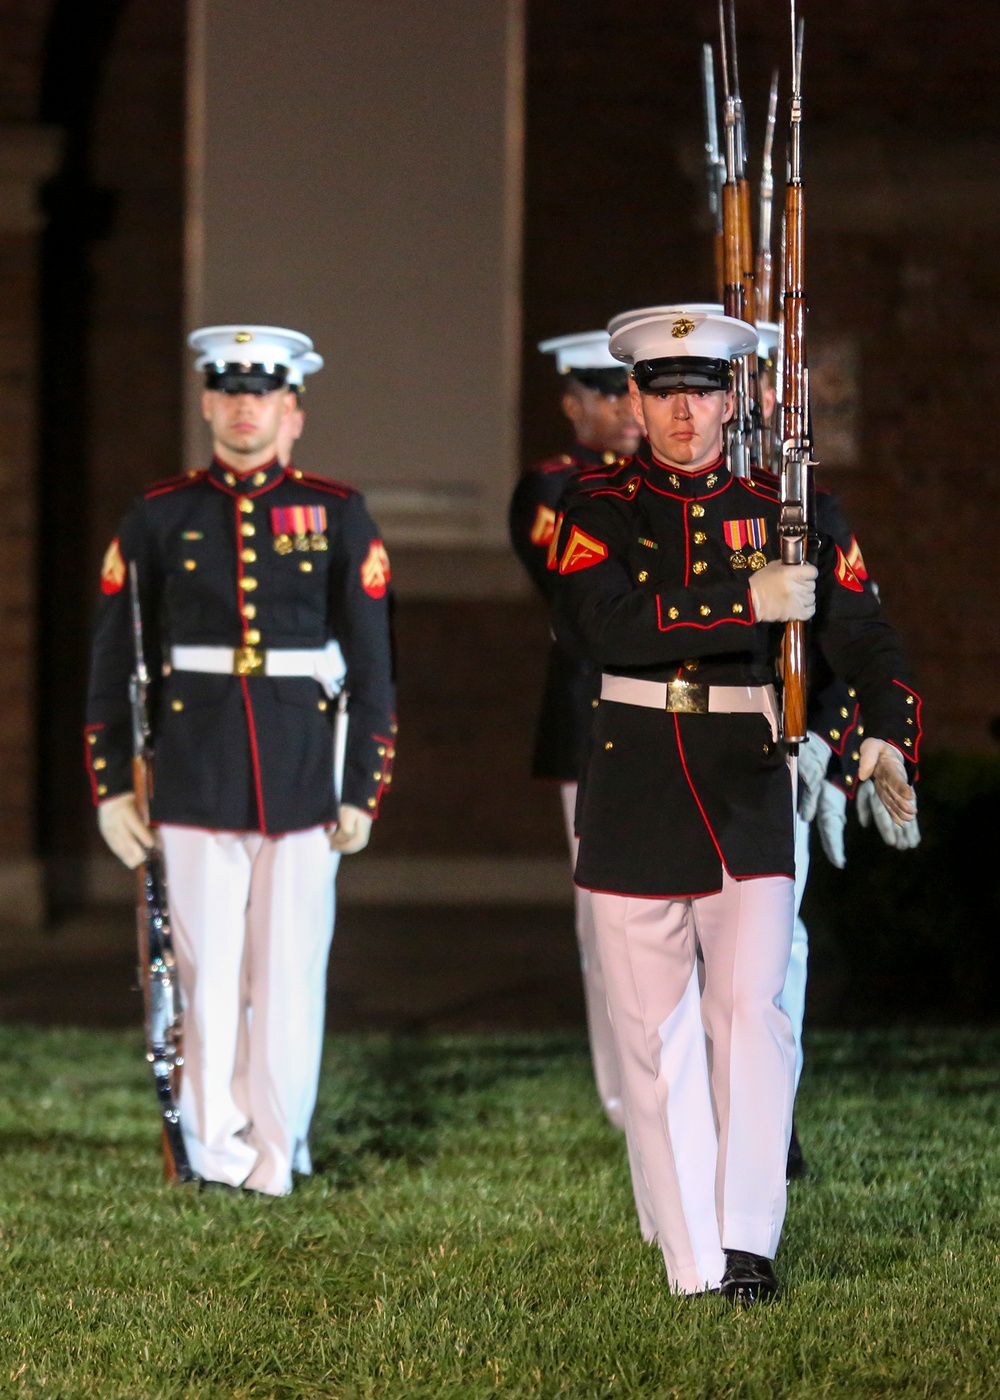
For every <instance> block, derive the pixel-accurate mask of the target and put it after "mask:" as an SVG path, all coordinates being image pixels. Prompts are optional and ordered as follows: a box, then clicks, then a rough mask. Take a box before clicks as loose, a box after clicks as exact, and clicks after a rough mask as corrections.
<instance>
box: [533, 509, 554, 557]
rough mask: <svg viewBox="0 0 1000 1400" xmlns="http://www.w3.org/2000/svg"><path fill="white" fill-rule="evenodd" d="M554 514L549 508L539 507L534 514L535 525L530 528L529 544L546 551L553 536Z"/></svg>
mask: <svg viewBox="0 0 1000 1400" xmlns="http://www.w3.org/2000/svg"><path fill="white" fill-rule="evenodd" d="M555 528H556V513H555V511H554V510H553V509H552V507H551V506H539V507H538V510H537V511H536V512H535V523H534V524H533V525H532V527H531V536H530V539H531V543H532V544H537V545H538V547H539V548H540V549H548V547H549V545H550V544H551V543H552V536H553V535H554V534H555Z"/></svg>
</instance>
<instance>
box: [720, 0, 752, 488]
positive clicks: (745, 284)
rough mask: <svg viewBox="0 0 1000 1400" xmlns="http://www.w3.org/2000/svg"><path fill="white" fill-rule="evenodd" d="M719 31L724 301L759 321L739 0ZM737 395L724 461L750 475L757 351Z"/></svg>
mask: <svg viewBox="0 0 1000 1400" xmlns="http://www.w3.org/2000/svg"><path fill="white" fill-rule="evenodd" d="M727 24H728V30H729V33H728V38H727V33H726V30H727ZM719 34H720V40H721V48H722V80H723V89H724V92H725V107H724V113H725V117H724V125H725V132H726V180H725V184H724V185H723V186H722V235H723V284H724V285H723V296H722V304H723V309H724V311H725V313H726V315H727V316H735V317H736V319H737V320H739V321H747V322H748V323H749V324H750V325H751V326H756V324H757V320H756V293H755V290H754V287H755V279H754V261H753V238H752V235H751V231H750V185H749V182H748V180H747V176H746V149H747V147H746V120H745V117H744V114H743V101H742V99H741V97H740V80H739V68H738V65H737V59H736V0H719ZM734 397H735V405H734V408H733V416H732V418H731V419H730V420H729V422H728V423H727V424H726V462H727V465H728V467H729V470H730V471H731V472H732V474H733V476H739V477H748V476H749V475H750V473H751V470H752V469H753V468H754V467H759V466H761V465H762V457H763V447H762V431H761V418H760V405H759V403H758V400H757V354H756V352H753V353H752V354H750V355H744V356H743V357H742V358H741V359H740V361H739V363H738V364H737V367H736V371H735V381H734Z"/></svg>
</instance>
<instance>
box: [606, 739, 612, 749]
mask: <svg viewBox="0 0 1000 1400" xmlns="http://www.w3.org/2000/svg"><path fill="white" fill-rule="evenodd" d="M604 747H605V748H606V749H613V748H614V744H613V743H612V742H611V740H610V739H609V740H608V742H607V743H606V744H605V745H604Z"/></svg>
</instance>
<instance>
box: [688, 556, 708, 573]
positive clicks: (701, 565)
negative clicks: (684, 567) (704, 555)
mask: <svg viewBox="0 0 1000 1400" xmlns="http://www.w3.org/2000/svg"><path fill="white" fill-rule="evenodd" d="M691 567H692V568H693V569H694V571H695V573H696V574H703V573H704V572H705V570H706V569H707V568H708V565H707V564H706V563H705V561H704V559H696V560H695V561H694V564H693V565H692V566H691Z"/></svg>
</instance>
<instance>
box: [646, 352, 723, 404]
mask: <svg viewBox="0 0 1000 1400" xmlns="http://www.w3.org/2000/svg"><path fill="white" fill-rule="evenodd" d="M632 373H633V374H634V375H635V382H636V384H638V386H639V389H640V390H641V392H642V393H644V394H662V393H671V392H673V393H680V392H683V391H685V390H687V391H690V392H691V393H704V392H705V391H706V390H713V389H728V388H729V386H730V385H731V384H732V382H733V370H732V365H731V364H730V363H729V361H728V360H708V359H703V358H702V357H701V356H700V355H680V356H673V357H672V358H668V359H663V360H636V362H635V368H634V369H633V371H632Z"/></svg>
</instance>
